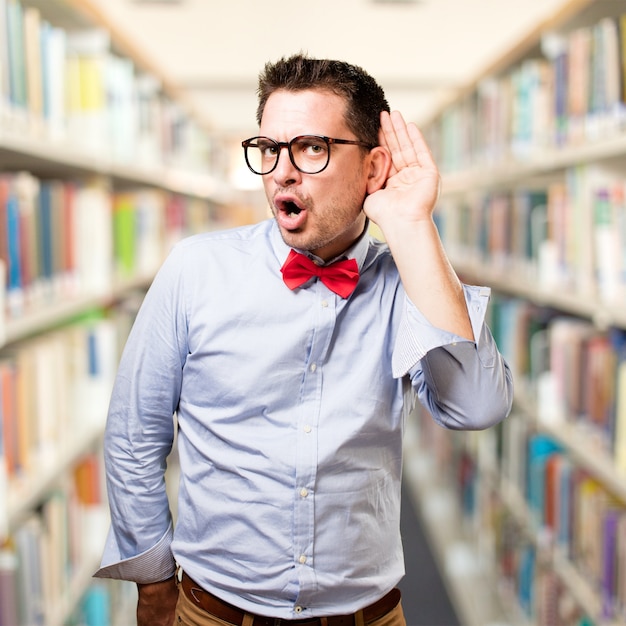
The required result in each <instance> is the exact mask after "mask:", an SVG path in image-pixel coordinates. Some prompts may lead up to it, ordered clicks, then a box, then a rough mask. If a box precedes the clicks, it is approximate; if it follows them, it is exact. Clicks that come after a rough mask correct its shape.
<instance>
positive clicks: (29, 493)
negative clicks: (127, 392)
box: [0, 409, 105, 532]
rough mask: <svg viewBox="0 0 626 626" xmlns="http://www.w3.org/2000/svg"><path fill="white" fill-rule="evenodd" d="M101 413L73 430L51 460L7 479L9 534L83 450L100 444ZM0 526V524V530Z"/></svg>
mask: <svg viewBox="0 0 626 626" xmlns="http://www.w3.org/2000/svg"><path fill="white" fill-rule="evenodd" d="M104 417H105V410H104V409H103V411H102V419H101V420H95V421H94V423H91V424H85V425H84V426H83V427H82V428H80V429H77V430H74V431H73V432H72V434H71V435H70V436H68V437H67V438H66V439H65V441H63V442H62V443H60V444H59V445H58V447H57V448H56V450H55V454H54V458H52V459H41V460H39V461H38V462H36V463H35V465H34V467H32V468H30V471H29V472H28V474H27V475H25V476H19V477H15V478H11V479H10V480H9V484H8V488H7V492H8V493H7V508H6V512H5V515H6V523H5V524H4V527H7V528H8V530H9V532H10V531H11V529H13V528H16V527H17V525H18V524H19V523H20V521H22V520H23V519H25V518H26V517H27V516H28V514H29V513H30V512H31V511H32V510H33V509H34V508H36V507H37V506H38V504H39V503H40V502H41V500H42V499H43V498H44V497H45V495H46V494H47V493H48V492H49V491H50V489H51V488H53V487H54V485H55V483H56V482H57V481H58V480H59V478H60V477H61V476H62V475H63V474H64V473H66V472H67V471H68V469H69V468H71V467H72V466H74V465H75V464H76V462H77V461H78V460H79V459H80V458H81V456H82V455H83V454H84V453H85V451H87V450H90V449H92V448H93V447H94V446H96V445H98V444H100V443H101V441H102V437H103V433H104ZM2 527H3V525H2V524H0V528H2Z"/></svg>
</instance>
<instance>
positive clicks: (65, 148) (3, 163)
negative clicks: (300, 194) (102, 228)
mask: <svg viewBox="0 0 626 626" xmlns="http://www.w3.org/2000/svg"><path fill="white" fill-rule="evenodd" d="M0 168H3V170H5V171H18V170H27V171H34V172H36V173H37V175H38V176H42V177H60V178H68V177H82V178H84V177H93V176H102V177H106V178H107V179H109V180H111V182H112V184H113V185H114V186H117V187H129V186H135V187H136V186H138V185H141V186H148V187H156V188H158V189H163V190H166V191H171V192H173V193H179V194H182V195H186V196H194V197H197V198H201V199H206V200H214V201H216V202H227V201H228V200H229V198H230V197H231V191H230V189H229V187H228V186H227V185H225V184H223V183H220V182H219V181H218V180H216V179H215V178H214V177H212V176H211V175H209V174H207V173H202V172H193V171H183V170H180V169H177V168H169V167H165V166H163V167H160V166H142V165H137V164H134V163H118V162H116V161H114V160H113V159H111V158H108V157H107V156H106V154H103V153H101V152H100V153H98V154H94V153H93V152H91V151H88V150H83V149H81V148H80V147H79V146H74V145H72V144H71V143H69V142H66V141H60V140H52V139H50V138H47V137H45V136H40V137H35V136H31V135H30V134H29V133H19V134H18V133H16V132H15V131H10V130H8V129H7V128H2V125H0Z"/></svg>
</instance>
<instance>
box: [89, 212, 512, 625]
mask: <svg viewBox="0 0 626 626" xmlns="http://www.w3.org/2000/svg"><path fill="white" fill-rule="evenodd" d="M288 252H289V248H288V247H287V246H286V245H285V243H284V242H283V241H282V239H281V237H280V233H279V231H278V229H277V226H276V224H275V222H274V220H268V221H265V222H262V223H260V224H256V225H253V226H249V227H244V228H241V229H236V230H231V231H224V232H219V233H207V234H202V235H198V236H194V237H191V238H189V239H186V240H185V241H183V242H181V243H180V244H178V245H177V246H176V247H175V249H174V250H173V251H172V253H171V254H170V256H169V257H168V259H167V260H166V261H165V263H164V265H163V266H162V268H161V270H160V272H159V273H158V275H157V277H156V278H155V280H154V283H153V285H152V287H151V288H150V290H149V292H148V293H147V295H146V298H145V300H144V303H143V306H142V308H141V310H140V312H139V315H138V317H137V321H136V323H135V325H134V327H133V330H132V331H131V334H130V336H129V339H128V342H127V345H126V348H125V351H124V354H123V357H122V360H121V363H120V367H119V372H118V375H117V379H116V383H115V387H114V390H113V395H112V399H111V405H110V410H109V417H108V423H107V430H106V439H105V457H106V467H107V480H108V490H109V498H110V505H111V515H112V526H111V532H110V533H109V536H108V538H107V544H106V548H105V553H104V556H103V560H102V569H100V570H99V571H98V572H97V574H96V576H101V577H113V578H125V579H129V580H135V581H137V582H155V581H158V580H163V579H165V578H167V577H168V576H171V575H172V574H173V573H174V568H175V561H176V562H177V563H179V564H180V565H181V566H182V567H183V569H184V570H185V571H186V572H187V573H188V574H189V576H191V578H193V579H194V580H195V581H196V582H197V583H198V584H199V585H201V586H202V587H204V588H205V589H207V590H208V591H211V592H212V593H214V594H215V595H217V596H219V597H221V598H222V599H224V600H226V601H228V602H230V603H231V604H234V605H236V606H238V607H240V608H242V609H245V610H248V611H251V612H255V613H260V614H263V615H270V616H274V617H280V618H283V619H303V618H306V617H310V616H315V615H331V614H341V613H348V612H353V611H356V610H358V609H359V608H362V607H363V606H365V605H367V604H369V603H371V602H373V601H375V600H377V599H378V598H380V597H381V596H382V595H384V594H385V593H386V592H387V591H389V590H390V589H391V588H393V587H394V586H395V585H396V584H397V583H398V581H399V580H400V579H401V578H402V576H403V574H404V561H403V554H402V545H401V539H400V529H399V523H400V485H401V471H402V434H403V429H404V420H405V417H406V415H407V413H408V411H409V410H410V409H411V408H412V407H413V405H414V401H415V399H416V398H419V400H420V401H421V402H422V403H423V404H424V405H425V406H426V407H427V408H428V409H429V411H430V412H431V414H432V416H433V418H434V419H435V420H436V421H437V422H439V423H440V424H441V425H443V426H445V427H447V428H453V429H481V428H486V427H488V426H491V425H492V424H494V423H496V422H498V421H500V420H501V419H503V418H504V417H505V416H506V415H507V414H508V412H509V410H510V406H511V398H512V383H511V374H510V371H509V369H508V367H507V365H506V363H505V362H504V360H503V359H502V357H501V355H500V354H499V353H498V351H497V349H496V346H495V343H494V341H493V338H492V336H491V333H490V332H489V329H488V328H487V326H486V325H485V324H484V316H485V311H486V308H487V305H488V300H489V290H488V289H486V288H483V287H469V286H466V287H465V295H466V301H467V305H468V309H469V313H470V317H471V322H472V327H473V330H474V336H475V337H477V338H478V341H477V342H476V343H474V342H470V341H467V340H465V339H462V338H461V337H458V336H456V335H451V334H450V333H447V332H443V331H441V330H438V329H437V328H435V327H433V326H432V325H431V324H429V323H428V322H427V321H426V319H425V318H424V317H423V316H422V315H421V314H420V312H419V311H418V310H417V309H416V308H415V306H414V305H413V304H412V303H411V302H410V301H409V300H408V298H407V297H406V296H405V293H404V290H403V287H402V284H401V282H400V279H399V276H398V271H397V269H396V266H395V264H394V261H393V258H392V257H391V254H390V252H389V249H388V247H387V246H386V245H385V244H382V243H380V242H378V241H376V240H374V239H371V238H370V237H369V236H367V235H366V236H364V237H362V238H361V239H360V240H359V241H358V242H357V243H356V244H355V246H354V247H353V248H352V249H351V250H349V251H348V253H347V256H349V257H351V258H355V259H356V260H357V262H358V264H359V268H360V272H361V276H360V279H359V283H358V285H357V288H356V290H355V292H354V293H353V294H352V295H351V296H350V297H349V298H348V299H346V300H344V299H342V298H341V297H340V296H337V295H335V294H334V293H333V292H331V291H330V290H329V289H328V288H327V287H326V286H325V285H323V284H322V283H321V282H320V281H319V280H317V279H312V280H311V281H309V283H307V284H305V285H304V286H303V287H302V288H299V289H296V290H294V291H291V290H290V289H289V288H288V287H287V286H286V285H285V284H284V283H283V281H282V277H281V274H280V267H281V265H282V264H283V262H284V261H285V259H286V257H287V254H288ZM174 413H176V416H177V423H178V429H179V431H178V448H179V457H180V465H181V475H182V478H181V482H180V488H179V499H178V520H177V524H176V528H175V529H173V527H172V522H171V516H170V512H169V505H168V501H167V496H166V493H165V485H164V477H163V474H164V470H165V458H166V456H167V455H168V453H169V452H170V449H171V447H172V441H173V438H174V425H173V419H172V416H173V414H174Z"/></svg>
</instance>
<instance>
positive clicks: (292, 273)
mask: <svg viewBox="0 0 626 626" xmlns="http://www.w3.org/2000/svg"><path fill="white" fill-rule="evenodd" d="M280 271H281V272H282V273H283V280H284V281H285V284H286V285H287V287H289V289H295V288H296V287H300V285H303V284H304V283H306V281H307V280H309V279H310V278H312V277H313V276H318V277H319V279H320V280H321V281H322V282H323V283H324V284H325V285H326V286H327V287H328V288H329V289H330V290H331V291H334V292H335V293H336V294H338V295H340V296H341V297H342V298H347V297H348V296H349V295H350V294H351V293H352V292H353V291H354V289H355V287H356V284H357V282H358V281H359V266H358V264H357V262H356V260H355V259H345V260H343V261H336V262H335V263H331V264H330V265H324V266H320V265H315V263H313V261H311V259H309V258H308V257H306V256H304V255H303V254H300V253H299V252H295V251H294V250H291V251H290V252H289V256H288V257H287V260H286V261H285V263H284V265H283V266H282V267H281V268H280Z"/></svg>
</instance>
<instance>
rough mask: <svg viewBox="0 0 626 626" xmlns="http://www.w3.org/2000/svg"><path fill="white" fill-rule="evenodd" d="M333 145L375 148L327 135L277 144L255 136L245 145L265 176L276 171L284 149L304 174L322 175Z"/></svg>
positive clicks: (249, 157)
mask: <svg viewBox="0 0 626 626" xmlns="http://www.w3.org/2000/svg"><path fill="white" fill-rule="evenodd" d="M333 143H339V144H349V145H354V146H363V147H364V148H369V149H370V150H371V149H372V148H373V147H374V146H372V145H370V144H368V143H365V142H364V141H356V140H353V139H335V138H333V137H324V136H323V135H298V136H297V137H294V138H293V139H292V140H291V141H275V140H274V139H270V138H269V137H251V138H250V139H246V140H245V141H242V142H241V145H242V146H243V151H244V155H245V157H246V163H247V165H248V167H249V168H250V170H251V171H252V172H254V173H255V174H260V175H261V176H263V175H265V174H269V173H270V172H273V171H274V170H275V169H276V166H277V165H278V158H279V157H280V151H281V149H282V148H287V152H288V153H289V160H290V161H291V162H292V163H293V166H294V167H295V168H296V169H297V170H299V171H300V172H302V173H303V174H319V173H320V172H321V171H322V170H324V169H326V167H327V166H328V163H329V162H330V145H331V144H333Z"/></svg>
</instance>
